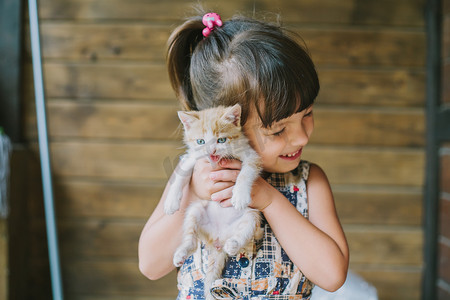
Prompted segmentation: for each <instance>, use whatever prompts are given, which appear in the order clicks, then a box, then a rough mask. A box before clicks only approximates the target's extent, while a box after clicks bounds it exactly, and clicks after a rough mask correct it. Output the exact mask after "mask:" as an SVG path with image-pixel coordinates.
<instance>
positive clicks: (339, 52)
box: [42, 22, 426, 67]
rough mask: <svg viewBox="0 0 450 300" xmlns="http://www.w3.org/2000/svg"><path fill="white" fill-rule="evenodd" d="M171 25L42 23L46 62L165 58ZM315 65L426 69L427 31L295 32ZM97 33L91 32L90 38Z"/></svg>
mask: <svg viewBox="0 0 450 300" xmlns="http://www.w3.org/2000/svg"><path fill="white" fill-rule="evenodd" d="M171 29H172V28H171V27H169V26H165V27H164V26H161V25H148V24H117V23H113V24H104V23H101V24H74V23H60V22H56V23H52V22H49V23H44V24H43V25H42V40H43V42H42V45H43V55H44V58H57V59H69V60H74V59H82V60H93V61H96V60H104V59H122V60H157V61H164V60H165V52H166V42H167V39H168V37H169V34H170V31H171ZM295 31H296V32H297V33H299V34H300V35H301V36H302V38H303V39H304V41H305V42H306V45H307V46H308V49H309V51H310V52H311V53H312V56H313V60H314V62H315V63H316V64H317V65H318V66H320V65H333V66H367V65H369V66H391V67H392V66H410V67H424V64H425V46H426V43H425V33H424V32H422V31H417V32H416V31H408V30H406V31H405V30H403V31H402V30H397V31H393V30H384V31H383V30H380V29H373V30H367V29H366V30H358V29H351V30H348V29H340V30H337V29H335V28H333V29H330V28H323V29H322V28H321V29H308V28H296V29H295ZM92 32H95V34H92Z"/></svg>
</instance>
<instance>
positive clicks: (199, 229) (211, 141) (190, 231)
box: [164, 104, 262, 299]
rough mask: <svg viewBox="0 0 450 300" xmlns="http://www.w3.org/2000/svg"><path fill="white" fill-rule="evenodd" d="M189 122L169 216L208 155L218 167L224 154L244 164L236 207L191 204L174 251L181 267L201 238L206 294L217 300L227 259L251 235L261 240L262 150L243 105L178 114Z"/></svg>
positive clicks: (234, 200)
mask: <svg viewBox="0 0 450 300" xmlns="http://www.w3.org/2000/svg"><path fill="white" fill-rule="evenodd" d="M178 116H179V118H180V120H181V122H182V123H183V126H184V142H185V144H186V146H187V148H188V149H187V154H186V155H185V156H184V157H183V159H182V160H181V161H180V164H179V165H178V167H177V169H176V170H175V172H174V175H175V176H174V178H173V179H172V182H171V187H170V190H169V192H168V194H167V198H166V201H165V203H164V211H165V212H166V214H173V213H174V212H175V211H177V210H178V209H179V207H180V201H181V197H182V191H183V188H184V186H185V185H187V184H189V181H190V178H191V175H192V170H193V167H194V165H195V162H196V160H197V159H200V158H204V157H208V158H209V160H210V162H211V163H212V164H213V165H215V164H217V163H218V162H219V161H220V160H221V159H223V158H230V159H231V158H234V159H239V160H241V161H242V168H241V170H240V172H239V175H238V177H237V179H236V183H235V185H234V187H233V195H232V198H231V203H232V205H233V207H228V208H223V207H221V206H220V204H219V203H217V202H215V201H210V200H200V201H195V202H193V203H191V204H190V205H189V207H188V208H187V210H186V213H185V219H184V224H183V233H184V234H183V241H182V243H181V245H180V246H179V247H178V248H177V250H176V251H175V254H174V258H173V262H174V265H175V266H177V267H179V266H181V265H182V264H183V263H184V261H185V259H186V258H188V257H189V256H190V255H191V254H192V253H194V252H195V250H196V248H197V245H198V239H200V240H201V241H203V242H204V244H205V246H206V249H208V250H209V252H210V254H211V255H210V256H209V257H210V258H211V257H212V258H213V261H210V262H209V266H208V270H207V272H206V278H205V297H206V299H213V298H212V296H211V294H210V292H209V290H210V288H211V286H212V284H213V283H214V281H215V280H216V279H218V278H219V277H220V276H221V274H222V270H223V267H224V264H225V261H226V258H227V255H230V256H235V255H237V254H238V253H239V252H240V251H242V250H243V249H244V248H245V246H247V245H249V243H250V242H251V241H252V239H253V238H254V237H255V238H256V239H259V238H261V236H262V231H261V228H260V213H259V211H257V210H255V209H251V208H249V207H248V205H249V204H250V202H251V196H250V193H251V190H252V185H253V182H254V181H255V179H256V178H257V177H258V176H259V173H260V171H261V164H260V159H259V156H258V154H257V153H256V152H255V150H253V148H251V146H250V145H249V143H248V139H247V138H246V137H245V135H244V134H243V133H242V131H241V126H240V117H241V107H240V105H239V104H236V105H234V106H232V107H223V106H219V107H215V108H210V109H205V110H202V111H188V112H183V111H180V112H178Z"/></svg>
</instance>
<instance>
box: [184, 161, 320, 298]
mask: <svg viewBox="0 0 450 300" xmlns="http://www.w3.org/2000/svg"><path fill="white" fill-rule="evenodd" d="M309 167H310V164H309V162H307V161H301V162H300V164H299V166H298V167H297V168H296V169H295V170H293V171H291V172H288V173H284V174H279V173H273V174H271V175H269V177H268V178H267V179H266V180H267V182H269V183H270V184H271V185H272V186H273V187H275V188H276V189H277V190H278V191H280V192H281V193H282V194H283V195H284V196H285V197H286V198H287V199H289V201H290V202H291V203H292V205H294V206H295V207H296V208H297V210H298V211H299V212H300V213H301V214H302V215H303V216H304V217H305V218H308V201H307V197H306V196H307V195H306V181H307V179H308V175H309ZM261 226H262V227H263V231H264V235H263V238H262V239H261V240H257V241H254V242H253V243H251V244H250V245H249V246H248V247H247V249H245V250H244V251H243V252H241V253H239V254H238V255H236V256H235V257H229V258H228V259H227V262H226V264H225V267H224V270H223V273H222V277H221V278H220V279H217V280H216V281H215V283H214V284H213V286H212V288H211V294H212V295H213V296H214V297H215V298H216V299H243V300H255V299H296V300H297V299H310V297H311V290H312V288H313V286H314V285H313V284H312V283H311V282H310V281H309V280H308V279H307V278H306V277H305V276H304V275H303V273H302V272H301V271H300V269H299V268H298V267H297V266H295V265H294V264H293V263H292V261H291V260H290V259H289V257H288V256H287V254H286V252H285V251H284V250H283V248H282V247H281V246H280V244H279V243H278V241H277V239H276V237H275V236H274V234H273V232H272V230H271V228H270V227H269V224H268V223H267V221H266V220H265V219H264V218H263V220H262V222H261ZM207 266H208V251H207V250H206V249H205V247H204V245H203V244H201V245H199V247H198V248H197V251H196V252H195V253H194V254H193V255H191V256H190V257H189V258H188V259H186V261H185V262H184V264H183V266H181V268H180V270H179V272H178V289H179V294H178V297H177V300H181V299H204V284H203V278H204V274H205V271H206V270H207Z"/></svg>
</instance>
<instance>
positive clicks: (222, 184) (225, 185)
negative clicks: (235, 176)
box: [210, 181, 234, 195]
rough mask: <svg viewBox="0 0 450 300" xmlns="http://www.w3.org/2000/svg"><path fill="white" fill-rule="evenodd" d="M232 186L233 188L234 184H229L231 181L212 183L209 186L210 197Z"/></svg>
mask: <svg viewBox="0 0 450 300" xmlns="http://www.w3.org/2000/svg"><path fill="white" fill-rule="evenodd" d="M233 186H234V183H233V182H231V181H219V182H216V183H214V184H213V185H212V186H211V188H210V192H211V195H212V194H215V193H218V192H220V191H222V190H225V189H228V188H230V187H233Z"/></svg>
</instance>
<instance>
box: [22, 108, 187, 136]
mask: <svg viewBox="0 0 450 300" xmlns="http://www.w3.org/2000/svg"><path fill="white" fill-rule="evenodd" d="M47 107H48V109H47V110H48V120H49V134H50V136H51V137H53V138H89V139H90V138H100V139H102V138H107V139H163V140H166V139H169V140H180V139H181V133H182V131H181V123H180V120H179V119H178V116H177V110H179V109H180V106H179V105H178V104H177V103H168V104H157V103H142V102H130V101H128V102H122V101H121V102H103V101H96V102H76V101H49V102H48V105H47ZM35 124H36V116H35V115H31V114H28V119H27V128H29V130H28V133H29V135H28V136H29V137H30V138H35V137H36V136H37V131H36V125H35Z"/></svg>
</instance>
